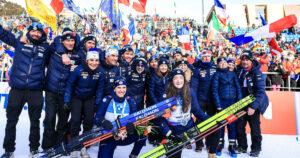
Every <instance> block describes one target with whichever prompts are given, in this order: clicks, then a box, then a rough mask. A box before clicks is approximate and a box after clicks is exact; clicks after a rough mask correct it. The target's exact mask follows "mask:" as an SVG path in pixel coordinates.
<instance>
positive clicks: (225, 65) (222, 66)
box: [218, 60, 228, 69]
mask: <svg viewBox="0 0 300 158" xmlns="http://www.w3.org/2000/svg"><path fill="white" fill-rule="evenodd" d="M218 67H219V68H220V69H226V68H227V67H228V64H227V62H226V61H224V60H223V61H220V62H219V64H218Z"/></svg>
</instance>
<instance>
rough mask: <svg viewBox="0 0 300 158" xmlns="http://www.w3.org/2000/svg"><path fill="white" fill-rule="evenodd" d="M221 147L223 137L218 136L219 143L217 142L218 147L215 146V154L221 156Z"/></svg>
mask: <svg viewBox="0 0 300 158" xmlns="http://www.w3.org/2000/svg"><path fill="white" fill-rule="evenodd" d="M223 148H224V139H223V138H220V140H219V144H218V147H217V152H216V155H217V156H221V155H222V150H223Z"/></svg>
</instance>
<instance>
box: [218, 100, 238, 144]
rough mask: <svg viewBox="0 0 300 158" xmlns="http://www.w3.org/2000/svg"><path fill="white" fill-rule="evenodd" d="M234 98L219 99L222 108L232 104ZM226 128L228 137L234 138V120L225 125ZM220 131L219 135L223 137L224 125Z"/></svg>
mask: <svg viewBox="0 0 300 158" xmlns="http://www.w3.org/2000/svg"><path fill="white" fill-rule="evenodd" d="M235 102H236V100H235V99H234V100H221V104H222V109H225V108H227V107H229V106H230V105H232V104H234V103H235ZM227 130H228V139H236V130H237V129H236V122H233V123H231V124H228V125H227ZM220 132H221V137H220V138H223V139H224V133H225V127H224V128H222V129H221V130H220Z"/></svg>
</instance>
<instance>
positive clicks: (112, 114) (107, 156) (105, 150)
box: [95, 77, 146, 158]
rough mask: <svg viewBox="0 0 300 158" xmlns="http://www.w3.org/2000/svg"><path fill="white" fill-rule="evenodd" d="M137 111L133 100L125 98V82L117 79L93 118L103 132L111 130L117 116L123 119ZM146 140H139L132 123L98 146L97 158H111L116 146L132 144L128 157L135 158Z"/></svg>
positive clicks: (123, 79) (120, 78)
mask: <svg viewBox="0 0 300 158" xmlns="http://www.w3.org/2000/svg"><path fill="white" fill-rule="evenodd" d="M136 111H137V107H136V103H135V101H134V99H133V98H131V97H129V96H127V86H126V80H125V78H123V77H117V78H115V80H114V92H113V93H112V96H111V95H108V96H106V97H104V98H103V100H102V102H101V103H100V107H99V109H98V111H97V113H96V116H95V122H96V124H97V126H102V127H103V128H104V129H105V130H112V129H113V125H112V122H114V121H115V120H116V119H117V118H118V117H119V116H120V117H121V118H122V117H125V116H127V115H130V114H132V113H134V112H136ZM145 140H146V139H139V137H138V135H137V133H136V132H135V128H134V126H133V124H132V123H128V124H127V125H126V131H119V132H118V133H117V134H116V135H115V136H114V138H110V139H107V140H105V141H103V142H100V144H99V152H98V158H113V155H114V151H115V149H116V147H117V146H125V145H129V144H132V143H135V144H134V147H133V149H132V151H131V153H130V155H129V157H130V158H135V157H137V156H138V154H139V153H140V151H141V149H142V147H143V145H144V143H145Z"/></svg>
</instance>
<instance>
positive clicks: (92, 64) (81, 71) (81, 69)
mask: <svg viewBox="0 0 300 158" xmlns="http://www.w3.org/2000/svg"><path fill="white" fill-rule="evenodd" d="M99 80H104V75H103V72H101V71H100V69H99V53H98V52H97V51H89V52H88V53H87V56H86V63H83V64H82V65H80V66H78V67H76V68H75V70H74V71H73V72H72V73H71V75H70V77H69V79H68V81H67V85H66V89H65V95H64V103H65V104H64V108H65V109H66V110H69V109H70V110H71V120H70V123H71V137H72V138H74V137H76V136H78V134H79V132H80V126H81V122H83V131H84V132H86V131H89V130H91V129H92V127H93V116H94V112H95V97H94V96H95V94H96V90H97V85H98V83H99ZM77 155H78V151H74V152H72V153H71V157H77ZM81 155H86V156H85V157H88V153H87V152H86V149H85V148H83V149H82V150H81Z"/></svg>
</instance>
